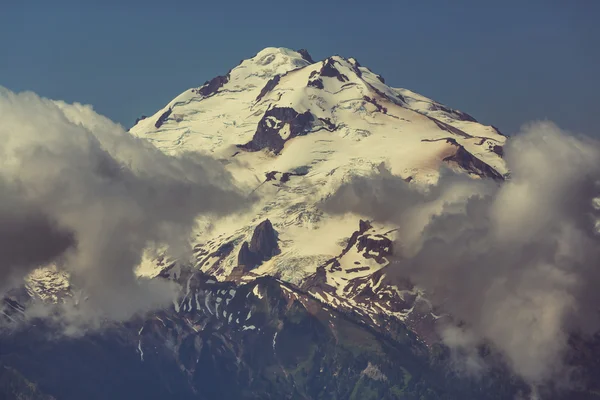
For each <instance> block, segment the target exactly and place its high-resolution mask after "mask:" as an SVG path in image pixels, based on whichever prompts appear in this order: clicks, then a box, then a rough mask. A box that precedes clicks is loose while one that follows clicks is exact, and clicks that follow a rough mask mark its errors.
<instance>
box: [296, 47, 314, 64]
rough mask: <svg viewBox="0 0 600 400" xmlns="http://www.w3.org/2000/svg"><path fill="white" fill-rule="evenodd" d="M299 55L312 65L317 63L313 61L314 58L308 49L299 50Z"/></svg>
mask: <svg viewBox="0 0 600 400" xmlns="http://www.w3.org/2000/svg"><path fill="white" fill-rule="evenodd" d="M298 54H300V55H301V56H302V58H303V59H304V60H306V61H308V62H309V63H311V64H314V63H315V60H313V58H312V57H311V56H310V54H309V53H308V50H306V49H300V50H298Z"/></svg>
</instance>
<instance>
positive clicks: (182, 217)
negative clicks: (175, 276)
mask: <svg viewBox="0 0 600 400" xmlns="http://www.w3.org/2000/svg"><path fill="white" fill-rule="evenodd" d="M249 203H251V200H250V199H248V197H247V196H246V195H245V194H243V193H240V191H239V190H237V189H236V187H235V186H234V184H233V178H232V176H231V175H230V174H229V173H228V172H226V170H225V169H224V168H223V166H222V165H221V164H220V163H219V162H218V161H216V160H214V159H212V158H210V157H208V156H204V155H200V154H194V153H188V154H182V155H180V156H177V157H172V156H167V155H165V154H163V153H162V152H160V151H159V150H158V149H156V148H155V147H154V146H152V145H151V144H149V143H148V142H146V141H144V140H141V139H138V138H135V137H133V136H131V135H130V134H128V133H127V132H125V131H124V130H123V128H122V127H121V126H120V125H117V124H115V123H113V122H111V121H110V120H108V119H107V118H105V117H103V116H101V115H98V114H97V113H95V112H94V111H93V109H92V108H91V107H90V106H84V105H81V104H77V103H76V104H72V105H71V104H66V103H63V102H59V101H52V100H48V99H44V98H40V97H39V96H37V95H35V94H33V93H19V94H15V93H13V92H11V91H9V90H6V89H4V88H1V87H0V254H1V256H0V295H1V294H2V293H4V292H6V291H7V290H9V289H10V288H12V287H14V286H15V285H20V284H22V283H23V278H24V277H25V276H26V275H27V274H28V273H30V272H31V271H32V270H33V269H35V268H37V267H39V266H41V265H46V264H50V263H54V264H56V265H57V266H58V267H59V268H61V269H64V270H66V271H68V273H70V275H71V283H72V285H73V286H74V287H75V288H77V289H78V290H81V291H82V293H85V297H86V300H85V301H84V302H81V303H80V304H79V305H78V306H77V310H78V311H77V312H78V316H79V317H85V316H88V317H90V318H91V317H101V318H108V319H111V320H117V321H119V320H125V319H128V318H130V317H131V316H132V315H134V314H135V313H136V312H139V311H144V310H147V309H151V308H152V307H159V306H162V305H164V304H166V303H168V302H170V301H171V299H172V296H173V287H172V286H171V284H169V283H167V282H158V281H154V282H150V281H143V280H139V279H136V276H135V274H134V269H135V267H136V266H137V265H138V264H139V262H140V260H141V256H142V253H143V252H144V250H145V249H146V248H147V247H148V246H151V245H154V244H160V245H167V246H168V248H169V250H170V252H171V253H176V254H180V255H181V254H185V252H186V251H188V250H189V249H188V247H187V244H188V243H189V237H190V236H189V235H190V232H191V230H192V229H193V228H194V221H195V219H196V217H198V216H199V215H202V214H214V215H225V214H229V213H233V212H236V211H239V210H241V209H243V208H244V207H246V206H247V205H248V204H249ZM71 306H73V305H71Z"/></svg>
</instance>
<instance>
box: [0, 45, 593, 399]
mask: <svg viewBox="0 0 600 400" xmlns="http://www.w3.org/2000/svg"><path fill="white" fill-rule="evenodd" d="M129 132H130V134H131V135H134V136H136V137H140V138H143V139H146V140H147V141H149V142H151V143H152V144H154V145H155V146H156V147H157V148H159V149H160V150H162V151H163V152H164V153H167V154H172V155H177V154H183V153H185V152H203V153H208V154H210V155H211V156H213V157H214V158H216V159H217V160H219V161H220V162H221V163H222V164H223V165H225V166H226V168H227V169H228V171H229V172H231V174H232V175H233V177H234V178H235V180H236V183H237V185H238V186H239V188H241V189H243V190H245V191H246V192H247V193H248V196H249V198H253V199H255V202H254V203H253V206H252V208H251V210H249V211H245V212H244V213H243V214H239V215H235V216H232V217H226V218H216V217H214V218H213V217H203V218H201V219H200V220H198V225H197V230H196V232H195V234H194V237H193V238H191V241H192V243H193V262H191V263H190V262H188V260H184V259H178V258H176V257H175V256H173V255H170V254H168V253H160V251H159V252H158V253H159V254H158V255H156V253H148V257H146V259H145V260H144V262H143V263H142V264H141V265H140V266H139V268H138V271H137V273H138V274H139V275H140V276H144V277H151V278H152V279H157V280H172V281H174V282H177V283H178V284H179V285H180V287H181V290H180V293H179V295H178V297H176V298H174V299H173V303H172V306H171V307H169V308H168V309H163V310H160V311H156V312H152V313H150V314H148V315H143V316H139V317H136V318H134V319H132V320H130V321H128V322H126V323H119V324H116V323H111V324H108V325H107V327H106V329H103V330H101V331H91V332H89V333H87V334H84V335H79V336H77V335H76V336H63V335H61V334H59V333H58V332H56V334H53V332H55V330H56V329H57V328H56V327H55V326H54V324H53V322H52V321H51V320H47V319H40V320H36V322H35V324H27V325H24V326H22V325H20V324H19V321H20V320H22V319H23V318H24V315H27V313H28V312H30V310H32V309H34V308H35V305H36V304H38V303H40V302H46V303H60V302H62V301H63V300H64V299H65V298H70V297H72V296H74V293H76V291H77V288H76V285H75V284H72V282H70V280H69V276H68V275H67V274H66V273H65V272H62V271H60V269H57V268H56V267H55V266H43V267H41V268H39V269H37V270H36V271H34V272H33V273H32V274H30V275H29V276H28V278H27V284H26V285H25V286H24V287H22V288H21V289H19V290H16V291H12V292H10V293H9V294H8V295H7V296H6V297H5V298H4V300H3V306H2V313H1V314H0V318H2V319H4V325H5V326H9V327H10V326H13V328H12V329H8V330H5V331H3V333H1V334H0V398H19V399H60V400H63V399H207V400H208V399H211V400H212V399H215V400H216V399H357V400H358V399H360V400H366V399H512V398H515V396H524V397H527V396H528V395H529V388H528V385H526V384H525V383H524V382H522V381H521V380H520V379H519V378H517V377H515V376H514V375H512V374H511V373H510V372H509V370H508V368H506V367H504V366H503V363H502V362H501V360H500V361H499V362H498V363H496V364H495V365H497V366H496V367H494V368H492V369H490V370H488V371H487V372H486V373H485V374H484V375H483V376H477V377H473V376H469V375H465V374H462V373H460V371H457V370H456V369H455V368H453V357H452V354H451V353H450V351H449V350H448V349H447V348H446V347H445V346H444V345H443V344H442V343H441V341H440V337H439V335H438V331H437V330H436V326H437V324H439V323H440V322H441V321H443V320H444V319H445V318H451V316H447V315H444V314H443V313H442V312H440V311H438V310H436V309H435V307H433V306H432V304H431V303H430V302H429V301H428V299H427V293H425V292H424V291H422V290H421V289H420V288H419V287H415V286H414V285H413V284H412V283H411V282H410V281H408V280H400V279H398V278H397V274H390V271H392V270H393V268H394V264H393V258H394V257H395V256H399V253H400V250H399V249H397V248H395V246H394V244H395V243H396V238H397V237H396V234H397V227H396V226H393V225H386V224H384V223H380V222H377V221H371V220H367V219H366V218H364V217H361V216H360V215H354V214H345V215H334V214H331V213H328V212H327V211H326V209H324V208H323V207H321V204H322V203H323V202H324V201H326V200H327V199H328V198H330V197H331V196H332V195H333V194H334V193H335V192H336V190H337V189H338V188H339V187H340V186H341V185H342V184H343V183H345V182H348V181H349V180H350V179H351V178H352V177H355V176H367V175H370V174H373V173H374V172H378V171H386V173H391V174H393V175H395V176H399V177H401V178H402V179H404V180H405V181H406V182H408V184H409V185H415V186H427V185H430V184H432V183H435V182H436V181H437V180H438V178H439V177H440V174H442V173H445V172H443V171H445V170H448V169H450V170H453V171H455V172H456V173H458V174H460V175H464V176H469V177H471V178H472V179H484V180H490V181H491V182H495V183H496V184H498V185H501V184H502V182H503V181H504V180H505V179H507V178H508V177H509V173H508V170H507V168H506V166H505V163H504V161H503V146H504V145H505V143H506V141H507V137H506V136H504V135H502V134H501V133H500V132H499V131H498V130H497V129H496V128H494V127H493V126H485V125H483V124H481V123H479V122H477V120H476V119H475V118H473V117H472V116H470V115H469V114H466V113H465V112H462V111H458V110H455V109H452V108H450V107H448V106H445V105H442V104H440V103H438V102H436V101H434V100H431V99H428V98H426V97H424V96H422V95H419V94H417V93H415V92H412V91H410V90H408V89H400V88H392V87H390V86H389V85H388V84H386V82H385V80H384V78H383V77H382V76H380V75H377V74H376V73H375V72H372V71H371V70H369V69H368V68H367V67H364V66H362V65H361V64H360V63H359V62H358V61H357V60H356V59H354V58H344V57H341V56H337V55H336V56H332V57H329V58H327V59H325V60H321V61H315V60H313V59H312V58H311V56H310V55H309V53H308V52H307V51H306V50H299V51H292V50H289V49H284V48H266V49H264V50H262V51H260V52H259V53H258V54H257V55H256V56H254V57H252V58H250V59H247V60H243V61H242V62H241V63H240V64H239V65H238V66H236V67H234V68H233V69H231V70H230V71H229V72H228V73H226V74H225V75H223V76H217V77H215V78H213V79H211V80H209V81H207V82H205V83H204V84H202V85H200V86H198V87H193V88H191V89H189V90H186V91H185V92H183V93H181V94H180V95H179V96H177V97H176V98H175V99H173V100H172V101H170V102H169V103H168V104H167V105H166V106H165V107H164V108H162V109H160V110H158V111H157V112H155V113H154V114H152V115H149V116H143V117H141V118H139V119H138V120H137V122H136V124H135V126H133V127H132V128H131V129H130V130H129ZM486 351H487V350H486V349H485V348H482V349H481V352H482V354H483V353H485V352H486ZM585 354H587V353H585ZM585 354H584V355H582V356H581V358H582V359H581V360H578V361H580V362H585V363H587V364H589V365H592V364H594V363H595V364H594V365H595V368H596V370H597V368H598V367H600V365H599V364H598V362H597V361H594V360H593V357H591V356H589V357H588V356H586V355H585ZM490 357H493V355H490ZM590 393H591V392H588V391H586V392H585V393H584V392H583V391H582V392H577V391H572V392H569V393H568V394H567V397H566V398H582V399H583V398H588V397H586V396H593V395H592V394H590ZM597 393H598V392H597ZM569 396H570V397H569ZM589 398H595V397H589Z"/></svg>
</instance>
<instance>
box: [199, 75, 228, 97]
mask: <svg viewBox="0 0 600 400" xmlns="http://www.w3.org/2000/svg"><path fill="white" fill-rule="evenodd" d="M227 82H229V74H227V75H222V76H221V75H220V76H216V77H214V78H212V79H211V80H210V81H206V82H204V84H203V85H202V87H200V89H198V90H197V93H198V94H200V95H202V96H204V97H208V96H211V95H213V94H215V93H217V92H218V91H219V89H220V88H221V87H223V85H225V84H226V83H227Z"/></svg>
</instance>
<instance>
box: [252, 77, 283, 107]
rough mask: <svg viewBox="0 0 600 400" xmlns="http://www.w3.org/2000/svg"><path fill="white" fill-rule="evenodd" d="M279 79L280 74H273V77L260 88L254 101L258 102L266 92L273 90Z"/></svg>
mask: <svg viewBox="0 0 600 400" xmlns="http://www.w3.org/2000/svg"><path fill="white" fill-rule="evenodd" d="M280 79H281V75H275V76H274V77H273V78H271V79H269V81H268V82H267V84H266V85H265V87H263V88H262V89H261V91H260V93H259V94H258V96H257V97H256V101H257V102H259V101H260V100H261V99H262V98H263V97H265V95H266V94H267V93H269V92H270V91H271V90H273V89H274V88H275V86H277V84H278V83H279V80H280Z"/></svg>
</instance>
